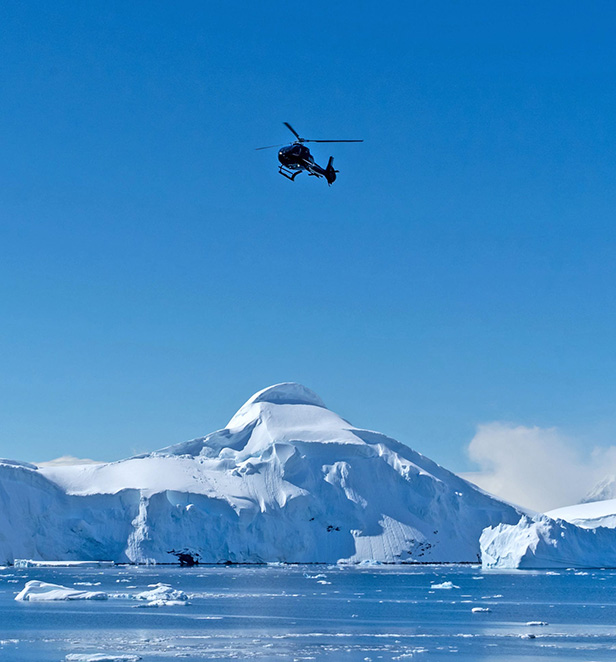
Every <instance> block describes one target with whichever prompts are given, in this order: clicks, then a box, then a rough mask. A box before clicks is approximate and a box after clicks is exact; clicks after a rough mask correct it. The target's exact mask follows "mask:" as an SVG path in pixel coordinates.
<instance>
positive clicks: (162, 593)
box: [133, 583, 188, 607]
mask: <svg viewBox="0 0 616 662" xmlns="http://www.w3.org/2000/svg"><path fill="white" fill-rule="evenodd" d="M133 597H134V598H135V600H143V601H144V604H142V605H139V606H140V607H170V606H174V605H180V606H182V605H186V604H188V595H186V593H184V591H178V590H176V589H174V588H173V587H172V586H169V584H160V583H159V584H154V585H153V586H151V587H150V590H148V591H141V593H137V594H136V595H135V596H133Z"/></svg>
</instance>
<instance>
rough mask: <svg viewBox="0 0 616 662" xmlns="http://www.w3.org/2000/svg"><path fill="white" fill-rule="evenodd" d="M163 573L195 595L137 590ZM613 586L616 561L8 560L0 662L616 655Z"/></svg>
mask: <svg viewBox="0 0 616 662" xmlns="http://www.w3.org/2000/svg"><path fill="white" fill-rule="evenodd" d="M31 579H38V580H41V581H46V582H51V583H55V584H62V585H64V586H68V587H74V588H79V587H83V588H86V587H88V586H92V587H95V589H92V590H97V591H105V592H106V593H108V594H109V596H110V598H109V599H108V600H106V601H96V602H85V601H79V602H42V603H28V602H16V601H15V600H14V596H15V595H16V594H17V593H18V592H19V591H20V590H21V589H22V588H23V587H24V584H25V583H26V581H29V580H31ZM159 582H162V583H165V584H169V585H171V586H172V587H173V588H175V589H180V590H183V591H185V592H186V593H188V594H189V596H190V601H189V604H188V605H186V606H183V605H172V606H161V607H152V608H148V609H143V608H139V607H140V606H141V605H139V604H137V601H135V600H134V599H131V597H132V596H133V595H135V594H137V593H139V592H142V591H145V590H147V588H148V586H149V585H153V584H157V583H159ZM615 587H616V573H615V572H613V571H607V570H604V571H589V572H585V573H579V572H577V573H576V572H574V571H562V572H557V573H555V572H508V573H504V572H487V573H485V572H482V571H481V570H480V569H479V568H477V567H469V566H421V567H416V566H403V567H400V566H395V567H394V566H378V567H348V566H341V567H338V566H293V567H284V566H269V567H244V566H229V567H206V566H201V567H195V568H177V567H173V568H172V567H161V566H150V567H141V568H137V567H132V566H119V567H114V568H102V569H101V568H53V569H52V568H23V569H22V568H6V569H3V570H0V659H1V660H2V661H3V662H4V661H5V660H6V662H13V661H15V662H48V661H54V662H59V661H64V660H66V659H68V660H71V659H76V660H88V658H90V659H96V658H95V657H92V656H95V655H105V656H106V658H105V659H113V657H114V656H115V657H116V659H118V660H122V659H124V660H129V659H135V658H130V657H127V656H138V657H139V658H140V659H142V660H144V662H147V661H155V660H157V661H159V662H160V661H161V660H175V659H182V660H187V661H192V660H235V659H242V660H244V659H254V660H259V661H263V662H267V661H268V660H277V661H280V660H314V659H318V660H346V661H348V662H356V661H360V660H361V661H367V660H411V659H425V660H434V661H436V662H440V661H441V660H452V659H455V660H458V661H460V662H471V661H473V662H474V661H475V660H486V661H493V662H511V661H513V660H522V659H525V660H546V662H547V661H548V660H550V661H554V662H555V661H559V660H563V661H564V660H579V661H580V662H581V661H584V662H588V661H590V660H593V661H596V662H602V661H604V660H605V661H608V660H609V661H610V662H611V661H613V660H614V659H616V596H615V592H614V589H615ZM452 653H455V656H454V657H453V658H452ZM67 656H68V658H67ZM122 656H124V657H122Z"/></svg>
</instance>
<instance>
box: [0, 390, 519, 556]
mask: <svg viewBox="0 0 616 662" xmlns="http://www.w3.org/2000/svg"><path fill="white" fill-rule="evenodd" d="M519 517H520V512H519V511H518V510H516V509H515V508H514V507H513V506H511V505H509V504H506V503H503V502H501V501H499V500H497V499H496V498H494V497H492V496H490V495H488V494H486V493H484V492H482V491H481V490H480V489H478V488H476V487H475V486H473V485H471V484H470V483H467V482H466V481H464V480H463V479H461V478H459V477H458V476H456V475H454V474H452V473H450V472H449V471H447V470H446V469H443V468H442V467H440V466H438V465H437V464H435V463H434V462H432V461H431V460H429V459H428V458H426V457H424V456H423V455H420V454H419V453H417V452H415V451H413V450H411V449H410V448H409V447H407V446H404V445H402V444H400V443H398V442H397V441H395V440H393V439H391V438H389V437H386V436H385V435H382V434H379V433H378V432H371V431H368V430H362V429H359V428H355V427H353V426H352V425H351V424H350V423H348V422H347V421H345V420H344V419H342V418H340V417H339V416H338V415H337V414H335V413H333V412H332V411H330V410H329V409H327V408H326V407H325V405H324V403H323V402H322V401H321V399H320V398H319V397H318V396H317V395H316V394H315V393H313V392H312V391H310V390H309V389H307V388H305V387H303V386H301V385H300V384H294V383H285V384H278V385H276V386H272V387H269V388H266V389H264V390H262V391H260V392H259V393H256V394H255V395H254V396H252V398H250V399H249V400H248V402H246V404H245V405H244V406H243V407H241V408H240V410H239V411H238V412H237V413H236V414H235V416H233V418H232V419H231V421H230V422H229V424H228V425H227V427H226V428H224V429H222V430H218V431H217V432H213V433H212V434H209V435H208V436H206V437H203V438H200V439H194V440H192V441H188V442H185V443H181V444H177V445H174V446H169V447H168V448H164V449H162V450H160V451H157V452H154V453H150V454H146V455H141V456H138V457H133V458H129V459H127V460H123V461H120V462H112V463H108V464H89V465H75V466H62V465H60V466H45V467H39V468H36V467H34V466H32V465H25V464H15V463H4V464H1V463H0V562H4V563H6V562H12V561H13V560H14V559H15V558H33V559H39V560H94V559H96V560H113V561H118V562H127V561H128V562H135V563H147V562H168V563H169V562H177V560H178V558H180V555H184V556H182V557H181V558H182V560H190V559H196V560H199V561H200V562H209V563H221V562H225V561H231V562H244V563H260V562H276V561H283V562H337V561H347V562H360V561H365V560H376V561H382V562H401V561H411V562H414V561H433V562H435V561H451V562H458V561H474V562H476V561H477V560H478V558H479V542H478V541H479V536H480V534H481V531H482V530H483V529H484V528H485V527H487V526H490V525H495V524H498V523H500V522H509V523H514V522H517V521H518V520H519Z"/></svg>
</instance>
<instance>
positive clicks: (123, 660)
mask: <svg viewBox="0 0 616 662" xmlns="http://www.w3.org/2000/svg"><path fill="white" fill-rule="evenodd" d="M64 659H65V660H66V662H138V661H139V660H140V659H141V657H139V655H108V654H107V653H95V654H90V653H69V654H68V655H67V656H66V657H65V658H64Z"/></svg>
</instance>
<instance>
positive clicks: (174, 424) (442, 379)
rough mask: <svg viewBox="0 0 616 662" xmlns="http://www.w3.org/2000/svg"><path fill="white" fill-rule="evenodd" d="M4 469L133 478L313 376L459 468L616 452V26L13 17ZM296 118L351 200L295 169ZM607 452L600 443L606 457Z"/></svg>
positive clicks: (557, 20)
mask: <svg viewBox="0 0 616 662" xmlns="http://www.w3.org/2000/svg"><path fill="white" fill-rule="evenodd" d="M0 31H1V34H2V39H1V40H0V83H1V90H2V104H1V107H0V113H1V121H0V156H1V159H0V200H1V205H0V288H1V290H0V292H1V295H0V304H1V309H0V312H1V315H2V318H1V322H2V323H1V326H0V343H1V344H0V349H1V353H0V456H5V457H7V456H8V457H12V458H16V459H22V460H32V461H42V460H48V459H51V458H53V457H57V456H59V455H64V454H72V455H76V456H81V457H84V456H85V457H94V458H96V459H103V460H111V459H119V458H121V457H125V456H127V455H130V454H132V453H134V452H141V451H146V450H153V449H155V448H158V447H161V446H164V445H167V444H169V443H174V442H179V441H182V440H185V439H189V438H192V437H196V436H200V435H203V434H205V433H207V432H210V431H212V430H213V429H216V428H218V427H222V426H223V425H224V424H225V423H226V422H227V420H228V419H229V418H230V417H231V415H232V414H233V413H234V411H235V410H236V409H237V408H238V407H239V406H240V405H241V404H242V403H243V401H244V400H245V399H246V398H248V397H249V396H250V395H251V394H252V393H253V392H254V391H256V390H258V389H260V388H262V387H264V386H266V385H269V384H272V383H275V382H280V381H300V382H302V383H304V384H306V385H307V386H309V387H311V388H312V389H314V390H315V391H317V392H318V393H319V394H320V395H321V397H322V398H323V399H324V400H325V401H326V403H327V404H328V405H329V406H330V407H331V408H332V409H334V410H336V411H337V412H339V413H340V414H341V415H343V416H344V417H345V418H348V419H349V420H351V421H352V422H353V423H355V424H356V425H360V426H363V427H369V428H373V429H378V430H380V431H383V432H386V433H388V434H391V435H393V436H395V437H397V438H398V439H400V440H401V441H403V442H405V443H408V444H409V445H411V446H413V447H414V448H416V449H417V450H419V451H421V452H423V453H425V454H427V455H429V456H430V457H432V458H433V459H435V460H437V461H439V462H441V463H443V464H445V465H446V466H448V467H450V468H452V469H454V470H463V469H465V468H467V461H466V459H465V455H464V446H465V445H466V444H467V443H468V441H469V440H470V438H471V437H472V436H473V433H474V430H475V426H476V425H477V424H478V423H480V422H485V421H493V420H505V421H513V422H519V423H524V424H526V425H533V424H537V425H542V426H545V425H548V426H549V425H556V426H559V427H560V428H562V429H564V430H566V431H570V432H572V433H573V434H575V435H578V436H579V438H580V439H592V441H593V443H609V442H612V441H613V440H614V439H616V414H615V410H614V405H615V403H616V350H615V345H616V343H615V341H616V308H615V301H614V296H615V295H614V292H615V291H616V259H615V249H616V229H615V227H614V222H615V220H616V154H615V147H616V49H615V48H614V34H615V33H616V5H615V4H614V3H613V2H589V3H581V2H577V1H576V2H567V1H564V2H563V1H558V2H541V3H517V2H497V3H495V2H468V3H462V2H408V1H406V2H393V3H386V4H383V3H374V2H370V3H364V2H311V3H292V2H291V3H290V2H263V3H253V2H222V3H220V2H196V1H195V2H183V3H169V2H153V1H148V2H131V3H126V2H105V3H95V2H72V1H70V2H69V1H62V0H59V1H57V2H53V3H49V2H36V1H32V2H26V3H20V2H16V1H10V2H6V3H3V4H2V7H1V8H0ZM283 121H289V122H291V123H292V124H293V125H294V126H295V128H297V129H298V130H299V131H300V133H301V134H303V135H305V136H306V137H314V138H363V139H364V140H365V142H364V144H362V145H335V146H329V145H315V146H314V150H313V153H314V154H315V156H316V157H317V161H319V162H321V163H325V162H326V161H327V158H328V157H329V155H330V153H331V154H334V155H335V158H336V166H337V167H338V168H339V169H340V175H339V178H338V181H337V182H336V183H335V185H334V186H333V187H331V188H328V187H327V185H326V184H325V182H324V181H323V180H316V179H314V178H308V177H306V176H305V175H302V176H300V177H299V178H298V179H297V180H296V181H295V182H294V183H291V182H289V181H287V180H285V179H283V178H282V177H280V176H279V175H278V174H277V161H276V151H275V150H271V151H261V152H256V151H254V148H255V147H259V146H261V145H268V144H273V143H282V142H284V141H286V140H288V139H289V138H291V135H290V134H289V133H288V131H287V130H286V129H285V127H284V126H283V125H282V122H283ZM580 443H582V442H580Z"/></svg>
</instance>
